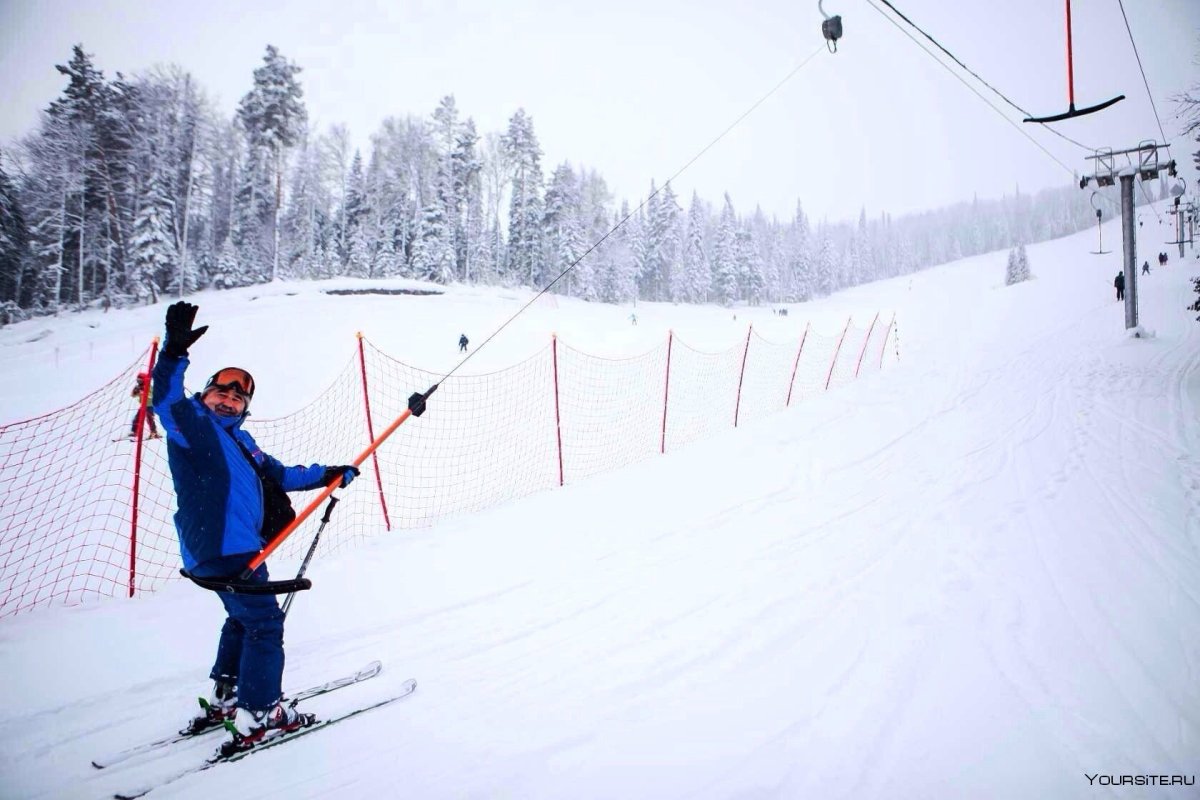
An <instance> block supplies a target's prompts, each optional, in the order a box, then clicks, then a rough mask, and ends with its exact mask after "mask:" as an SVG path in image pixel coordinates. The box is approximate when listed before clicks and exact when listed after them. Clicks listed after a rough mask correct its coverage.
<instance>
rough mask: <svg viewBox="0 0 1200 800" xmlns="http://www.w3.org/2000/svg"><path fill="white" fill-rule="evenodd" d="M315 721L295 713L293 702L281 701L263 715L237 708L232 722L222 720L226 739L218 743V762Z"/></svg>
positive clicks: (310, 717)
mask: <svg viewBox="0 0 1200 800" xmlns="http://www.w3.org/2000/svg"><path fill="white" fill-rule="evenodd" d="M316 721H317V718H316V716H315V715H313V714H303V713H301V712H299V711H297V710H296V706H295V703H294V702H288V701H280V702H278V703H276V704H275V706H274V707H273V708H269V709H267V710H266V711H250V710H248V709H245V708H239V709H238V710H237V713H236V714H235V715H234V716H233V717H232V718H227V719H226V720H225V729H226V730H228V731H229V738H228V739H227V740H225V741H224V742H222V743H221V747H220V749H219V750H218V751H217V754H218V755H219V756H220V757H221V758H228V757H229V756H231V755H233V754H234V753H239V752H241V751H243V750H249V749H250V748H252V747H254V746H255V745H257V744H260V743H262V742H263V741H266V740H268V739H273V738H275V737H276V736H280V735H282V734H285V733H291V732H292V731H298V730H300V729H301V728H303V727H306V726H308V725H312V724H313V723H314V722H316Z"/></svg>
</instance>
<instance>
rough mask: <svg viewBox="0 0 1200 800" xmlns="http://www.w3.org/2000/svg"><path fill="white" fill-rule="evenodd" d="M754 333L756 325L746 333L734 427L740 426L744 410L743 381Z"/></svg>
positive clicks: (752, 324)
mask: <svg viewBox="0 0 1200 800" xmlns="http://www.w3.org/2000/svg"><path fill="white" fill-rule="evenodd" d="M752 333H754V323H753V322H751V323H750V328H749V329H748V330H747V331H746V349H745V350H743V351H742V371H741V372H739V373H738V391H737V402H735V403H734V404H733V427H735V428H736V427H737V424H738V412H740V411H741V410H742V381H743V380H744V379H745V377H746V356H748V355H750V334H752Z"/></svg>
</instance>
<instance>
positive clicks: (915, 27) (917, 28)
mask: <svg viewBox="0 0 1200 800" xmlns="http://www.w3.org/2000/svg"><path fill="white" fill-rule="evenodd" d="M867 2H868V3H870V4H871V7H872V8H874V9H875V10H876V11H878V12H879V13H880V14H882V15H883V17H884V18H885V19H887V20H888V21H889V22H891V23H892V24H893V25H896V21H895V20H894V19H892V18H891V17H889V16H888V15H887V14H885V13H884V12H883V9H881V8H879V6H877V5H875V3H874V1H873V0H867ZM879 2H881V3H883V4H884V5H885V6H887V7H888V8H890V9H891V10H892V13H893V14H895V15H896V16H898V17H899V18H900V19H902V20H904V21H905V22H906V23H907V24H908V25H909V26H910V27H911V28H913V30H915V31H917V32H918V33H920V34H921V35H922V36H924V37H925V38H926V39H928V40H929V41H931V42H933V44H934V46H935V47H937V49H939V50H941V51H942V52H943V53H945V54H946V56H947V57H948V58H950V59H951V60H952V61H954V63H955V64H958V66H960V67H962V68H963V70H965V71H966V72H967V73H969V74H970V75H971V77H973V78H974V79H975V80H977V81H979V82H980V83H982V84H983V85H984V86H986V87H987V88H989V89H991V90H992V91H993V92H994V93H995V94H996V96H997V97H999V98H1000V99H1001V100H1003V101H1004V102H1006V103H1008V104H1009V105H1010V106H1012V107H1013V108H1015V109H1016V110H1017V111H1020V112H1021V113H1022V114H1024V115H1025V116H1026V117H1032V116H1033V114H1030V113H1029V112H1028V111H1026V110H1025V109H1023V108H1021V107H1020V106H1019V105H1017V104H1016V103H1014V102H1013V101H1012V100H1010V99H1009V98H1008V96H1007V95H1005V94H1004V92H1002V91H1000V90H999V89H997V88H996V87H995V86H992V84H990V83H988V82H987V81H985V80H984V79H983V78H982V77H981V76H980V75H979V73H977V72H975V71H974V70H973V69H971V68H970V67H968V66H967V65H966V64H964V63H963V62H962V60H961V59H960V58H959V57H958V56H956V55H954V53H951V52H950V51H949V50H947V49H946V48H945V47H943V46H942V44H941V42H939V41H938V40H937V39H935V38H933V37H932V36H930V35H929V34H928V33H926V32H925V31H924V30H923V29H922V28H921V26H919V25H917V23H915V22H913V21H912V20H911V19H909V18H908V17H907V16H905V15H904V13H903V12H902V11H900V9H898V8H896V6H894V5H893V4H892V3H891V2H889V0H879ZM896 27H897V28H900V26H899V25H896ZM900 30H901V31H903V30H904V29H903V28H900ZM909 38H910V39H912V37H911V36H909ZM913 41H914V42H916V40H915V39H913ZM916 44H917V45H918V46H920V42H916ZM921 49H922V50H925V52H926V53H929V51H928V50H927V49H926V48H924V47H921ZM929 56H930V57H931V58H933V59H934V60H935V61H937V62H938V63H939V64H941V65H942V66H943V67H946V65H945V64H944V63H942V61H941V60H939V59H937V58H936V57H934V55H933V54H932V53H929ZM946 69H948V70H949V67H946ZM949 71H950V74H951V75H955V77H958V78H959V80H962V78H961V77H959V76H958V75H957V74H956V73H955V72H954V70H949ZM963 85H965V86H967V87H970V84H968V83H967V82H966V81H963ZM976 94H979V93H978V92H976ZM980 97H981V98H982V95H980ZM985 102H986V101H985ZM988 105H991V103H988ZM993 108H995V106H993ZM1005 119H1007V117H1005ZM1039 124H1040V125H1042V127H1043V128H1045V129H1046V130H1048V131H1050V133H1053V134H1054V135H1055V136H1057V137H1059V138H1060V139H1064V140H1066V141H1068V142H1070V143H1071V144H1073V145H1075V146H1076V147H1079V148H1082V149H1084V150H1087V151H1088V152H1095V148H1094V147H1088V146H1087V145H1086V144H1083V143H1082V142H1077V141H1075V140H1074V139H1072V138H1071V137H1070V136H1067V135H1066V134H1064V133H1061V132H1059V131H1057V130H1055V129H1054V128H1051V127H1050V126H1049V125H1046V124H1045V123H1039ZM1030 141H1033V140H1032V139H1031V140H1030ZM1038 146H1039V147H1041V145H1038ZM1051 158H1054V157H1053V156H1051ZM1054 160H1055V161H1058V159H1057V158H1055V159H1054ZM1059 163H1062V162H1059Z"/></svg>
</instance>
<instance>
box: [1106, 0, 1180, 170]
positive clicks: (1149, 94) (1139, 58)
mask: <svg viewBox="0 0 1200 800" xmlns="http://www.w3.org/2000/svg"><path fill="white" fill-rule="evenodd" d="M1117 5H1119V6H1120V7H1121V18H1122V19H1124V20H1125V30H1126V31H1127V32H1128V33H1129V44H1130V45H1132V46H1133V56H1134V58H1136V59H1137V65H1138V70H1139V71H1140V72H1141V73H1142V83H1143V84H1144V85H1145V87H1146V96H1147V97H1149V98H1150V110H1151V111H1153V112H1154V121H1155V122H1157V123H1158V134H1159V136H1161V137H1162V140H1163V144H1165V145H1166V146H1167V156H1168V157H1169V156H1170V155H1171V143H1170V142H1169V141H1167V134H1166V132H1165V131H1164V130H1163V124H1162V120H1161V119H1159V116H1158V107H1157V106H1155V105H1154V93H1153V92H1151V91H1150V81H1148V80H1147V79H1146V69H1145V68H1144V67H1143V66H1142V56H1141V54H1139V53H1138V49H1137V42H1135V41H1134V40H1133V29H1132V28H1130V27H1129V17H1128V16H1127V15H1126V14H1125V2H1124V0H1117Z"/></svg>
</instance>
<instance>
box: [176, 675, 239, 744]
mask: <svg viewBox="0 0 1200 800" xmlns="http://www.w3.org/2000/svg"><path fill="white" fill-rule="evenodd" d="M199 700H200V708H201V709H203V710H204V714H203V715H201V716H199V717H194V718H193V719H192V721H191V722H189V723H188V724H187V727H186V728H184V729H183V730H182V731H180V733H183V734H186V735H188V736H194V735H196V734H197V733H203V732H204V731H206V730H208V729H209V728H219V727H221V726H222V725H224V724H225V720H227V719H232V718H233V715H234V714H235V713H237V686H234V685H233V684H232V683H226V682H225V681H217V682H215V683H214V684H213V690H212V696H210V697H209V698H208V699H207V700H205V699H204V698H203V697H201V698H199Z"/></svg>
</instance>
